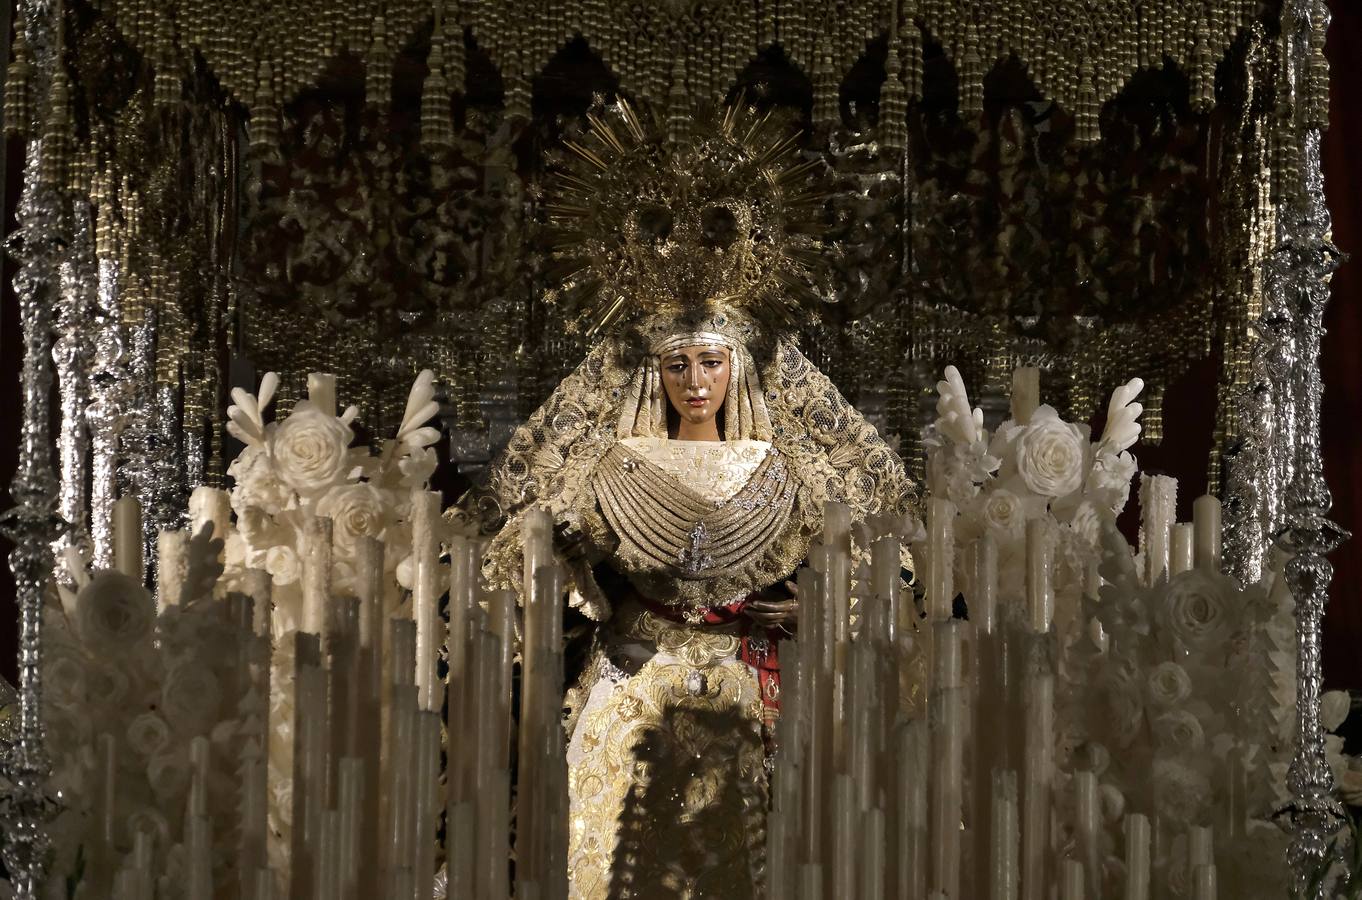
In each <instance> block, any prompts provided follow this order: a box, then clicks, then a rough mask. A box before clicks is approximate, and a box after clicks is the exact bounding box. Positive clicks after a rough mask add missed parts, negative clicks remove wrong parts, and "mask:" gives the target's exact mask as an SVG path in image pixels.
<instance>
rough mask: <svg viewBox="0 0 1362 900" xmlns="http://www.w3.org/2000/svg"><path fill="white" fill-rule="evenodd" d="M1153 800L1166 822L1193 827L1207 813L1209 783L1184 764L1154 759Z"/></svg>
mask: <svg viewBox="0 0 1362 900" xmlns="http://www.w3.org/2000/svg"><path fill="white" fill-rule="evenodd" d="M1154 796H1155V798H1156V802H1157V804H1158V809H1159V812H1160V813H1161V814H1162V815H1164V816H1165V817H1167V818H1168V819H1169V820H1170V821H1173V822H1179V823H1183V824H1194V823H1196V822H1199V821H1200V820H1201V818H1202V813H1204V812H1206V811H1207V809H1206V804H1207V803H1208V802H1209V801H1210V797H1211V783H1210V781H1209V780H1208V779H1207V778H1206V776H1205V775H1203V774H1201V773H1200V772H1198V771H1196V770H1195V769H1192V768H1191V767H1189V766H1187V765H1186V764H1185V763H1182V762H1178V761H1176V760H1171V759H1158V760H1155V762H1154Z"/></svg>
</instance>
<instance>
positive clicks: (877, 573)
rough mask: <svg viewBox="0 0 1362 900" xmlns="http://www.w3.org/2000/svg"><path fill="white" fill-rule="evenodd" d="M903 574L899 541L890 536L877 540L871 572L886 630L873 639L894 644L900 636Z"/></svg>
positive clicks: (879, 620)
mask: <svg viewBox="0 0 1362 900" xmlns="http://www.w3.org/2000/svg"><path fill="white" fill-rule="evenodd" d="M901 571H902V560H901V559H900V556H899V541H898V538H897V537H896V536H894V535H889V536H886V537H881V538H879V539H877V540H876V541H875V542H874V543H873V544H872V545H871V547H870V572H871V581H872V582H873V584H874V593H873V595H874V602H875V604H876V606H877V607H878V622H879V623H880V626H881V629H882V631H881V633H880V634H876V635H873V637H872V639H873V640H884V641H887V642H888V643H890V644H891V645H892V644H893V643H894V641H895V638H896V636H897V634H898V616H899V603H900V602H901V601H900V598H899V594H900V587H901V581H902V576H901V574H900V573H901Z"/></svg>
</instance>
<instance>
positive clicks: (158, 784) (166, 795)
mask: <svg viewBox="0 0 1362 900" xmlns="http://www.w3.org/2000/svg"><path fill="white" fill-rule="evenodd" d="M147 783H148V784H150V785H151V789H152V791H154V792H155V794H156V798H157V800H159V801H160V802H162V803H165V802H166V801H169V800H174V799H175V798H177V797H179V796H180V795H181V794H183V793H184V791H185V788H187V787H189V757H188V755H187V754H184V753H181V752H179V751H178V750H171V751H170V752H167V753H160V754H157V755H156V756H153V757H152V758H151V761H150V762H148V763H147Z"/></svg>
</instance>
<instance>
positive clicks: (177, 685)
mask: <svg viewBox="0 0 1362 900" xmlns="http://www.w3.org/2000/svg"><path fill="white" fill-rule="evenodd" d="M221 702H222V686H221V685H220V684H219V683H218V679H217V676H216V675H214V674H213V672H212V671H211V670H210V669H209V668H208V667H207V666H205V665H204V664H203V662H202V661H200V660H193V659H190V660H186V661H184V662H182V663H180V664H179V665H177V666H175V668H173V669H171V670H170V671H169V672H167V673H166V679H165V685H164V686H163V687H162V688H161V712H162V714H163V715H164V716H165V717H166V721H168V722H169V723H170V724H171V725H173V726H174V727H175V728H176V729H177V730H178V731H180V732H181V733H182V734H200V733H202V732H204V731H206V730H208V728H209V726H211V725H212V724H213V722H214V721H215V720H216V719H217V717H218V707H219V705H221Z"/></svg>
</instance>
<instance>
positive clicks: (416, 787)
mask: <svg viewBox="0 0 1362 900" xmlns="http://www.w3.org/2000/svg"><path fill="white" fill-rule="evenodd" d="M413 757H414V759H413V765H412V773H413V775H414V777H415V781H414V783H413V792H412V793H413V802H412V828H411V836H412V841H413V846H412V851H413V853H412V861H411V867H412V878H413V880H414V881H415V885H414V888H415V892H416V896H417V897H422V898H426V897H433V896H434V883H435V831H436V825H437V823H438V820H439V813H438V810H437V806H436V803H435V799H436V791H435V786H436V785H437V784H438V783H439V778H440V712H439V710H438V709H435V710H423V711H422V712H420V713H418V715H417V721H416V748H415V753H414V754H413Z"/></svg>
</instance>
